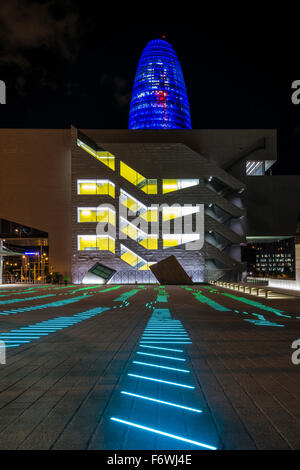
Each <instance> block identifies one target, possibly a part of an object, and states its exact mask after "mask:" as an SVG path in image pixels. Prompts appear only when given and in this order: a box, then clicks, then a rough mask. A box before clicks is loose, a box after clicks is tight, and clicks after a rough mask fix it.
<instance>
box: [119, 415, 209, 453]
mask: <svg viewBox="0 0 300 470" xmlns="http://www.w3.org/2000/svg"><path fill="white" fill-rule="evenodd" d="M110 419H111V420H112V421H117V422H118V423H122V424H127V425H128V426H133V427H135V428H139V429H143V430H144V431H150V432H153V433H155V434H160V435H161V436H166V437H171V438H173V439H177V440H179V441H183V442H187V443H189V444H193V445H195V446H198V447H202V448H204V449H209V450H217V448H216V447H213V446H210V445H208V444H204V443H202V442H198V441H193V440H192V439H187V438H185V437H181V436H176V435H175V434H170V433H168V432H164V431H160V430H158V429H153V428H148V427H147V426H142V425H141V424H137V423H132V422H130V421H125V420H123V419H119V418H114V417H112V418H110Z"/></svg>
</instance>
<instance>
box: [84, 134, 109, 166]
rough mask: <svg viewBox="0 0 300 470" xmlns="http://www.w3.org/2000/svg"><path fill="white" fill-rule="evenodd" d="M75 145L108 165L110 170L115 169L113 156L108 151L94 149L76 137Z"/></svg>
mask: <svg viewBox="0 0 300 470" xmlns="http://www.w3.org/2000/svg"><path fill="white" fill-rule="evenodd" d="M77 145H78V146H79V147H80V148H82V149H83V150H85V151H86V152H88V153H89V154H90V155H92V156H93V157H95V158H97V160H99V161H100V162H101V163H103V164H104V165H106V166H108V167H109V168H110V169H111V170H113V171H115V157H114V155H112V154H111V153H110V152H106V151H104V150H94V149H93V148H92V147H90V146H89V145H87V144H85V143H84V142H82V141H81V140H79V139H77Z"/></svg>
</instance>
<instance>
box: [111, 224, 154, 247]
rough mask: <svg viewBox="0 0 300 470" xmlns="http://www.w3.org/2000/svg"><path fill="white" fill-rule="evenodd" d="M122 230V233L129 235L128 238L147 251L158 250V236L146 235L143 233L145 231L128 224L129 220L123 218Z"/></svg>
mask: <svg viewBox="0 0 300 470" xmlns="http://www.w3.org/2000/svg"><path fill="white" fill-rule="evenodd" d="M120 228H121V231H122V232H123V233H125V234H126V235H127V237H129V238H131V239H132V240H134V241H136V242H137V243H139V244H140V245H142V246H143V247H144V248H146V249H147V250H157V248H158V241H157V235H148V234H146V233H145V232H143V230H141V229H139V228H138V227H136V226H135V225H134V224H132V223H130V222H128V220H126V219H124V218H123V217H120Z"/></svg>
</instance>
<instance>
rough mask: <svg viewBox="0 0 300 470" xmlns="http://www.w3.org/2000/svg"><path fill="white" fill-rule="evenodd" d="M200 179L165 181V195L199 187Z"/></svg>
mask: <svg viewBox="0 0 300 470" xmlns="http://www.w3.org/2000/svg"><path fill="white" fill-rule="evenodd" d="M198 184H199V179H164V180H163V194H166V193H171V192H173V191H179V190H180V189H184V188H190V187H192V186H197V185H198Z"/></svg>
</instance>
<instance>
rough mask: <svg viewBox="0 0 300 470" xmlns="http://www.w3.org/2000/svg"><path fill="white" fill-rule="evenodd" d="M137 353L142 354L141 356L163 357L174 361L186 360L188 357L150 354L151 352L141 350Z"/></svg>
mask: <svg viewBox="0 0 300 470" xmlns="http://www.w3.org/2000/svg"><path fill="white" fill-rule="evenodd" d="M137 354H140V355H141V356H151V357H160V358H162V359H170V360H172V361H181V362H185V361H186V359H181V358H180V357H171V356H162V355H160V354H149V353H144V352H140V351H138V352H137Z"/></svg>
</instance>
